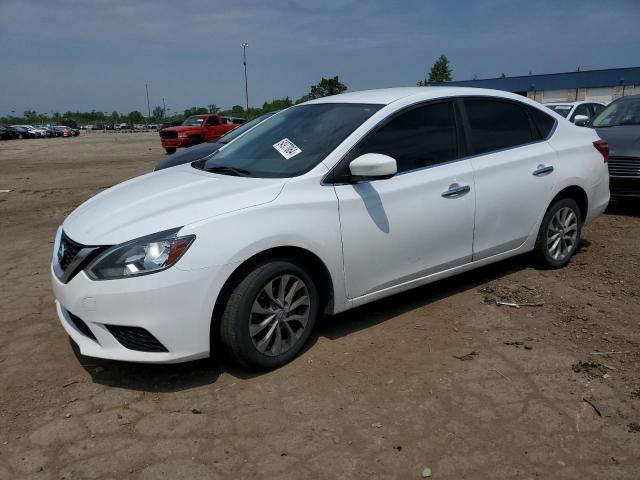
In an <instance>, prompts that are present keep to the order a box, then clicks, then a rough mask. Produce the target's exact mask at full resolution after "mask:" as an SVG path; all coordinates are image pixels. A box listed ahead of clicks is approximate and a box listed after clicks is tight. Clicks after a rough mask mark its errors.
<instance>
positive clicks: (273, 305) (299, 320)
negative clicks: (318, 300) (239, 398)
mask: <svg viewBox="0 0 640 480" xmlns="http://www.w3.org/2000/svg"><path fill="white" fill-rule="evenodd" d="M310 312H311V303H310V297H309V290H308V288H307V285H306V284H305V283H304V282H303V281H302V280H301V279H300V278H298V277H297V276H295V275H290V274H284V275H280V276H278V277H276V278H274V279H272V280H270V281H269V282H268V283H267V284H266V285H265V286H264V287H262V289H261V290H260V292H259V293H258V295H257V296H256V298H255V300H254V302H253V305H252V307H251V313H250V315H249V334H250V336H251V340H252V342H253V345H254V346H255V347H256V349H257V350H258V351H259V352H260V353H262V354H264V355H268V356H276V355H281V354H283V353H285V352H287V351H288V350H290V349H291V348H292V347H293V346H294V345H295V344H296V342H297V341H298V339H300V337H301V336H302V334H303V332H304V331H305V328H306V327H307V323H308V322H309V315H310Z"/></svg>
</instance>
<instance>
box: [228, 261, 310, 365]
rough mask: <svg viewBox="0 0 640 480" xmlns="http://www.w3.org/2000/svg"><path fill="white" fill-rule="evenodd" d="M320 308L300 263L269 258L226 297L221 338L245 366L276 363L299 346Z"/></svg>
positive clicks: (297, 349)
mask: <svg viewBox="0 0 640 480" xmlns="http://www.w3.org/2000/svg"><path fill="white" fill-rule="evenodd" d="M269 292H271V293H270V294H269ZM319 307H320V296H319V293H318V288H317V287H316V284H315V281H314V279H313V278H312V277H311V276H310V275H309V274H308V273H307V272H306V271H305V270H304V269H303V268H302V267H301V266H299V265H297V264H296V263H293V262H292V261H290V260H287V259H283V260H271V261H268V262H266V263H263V264H260V265H257V266H255V267H254V268H253V269H251V270H250V271H249V272H247V273H246V275H245V276H244V277H243V278H242V279H241V280H240V281H239V282H238V283H237V284H236V286H235V287H234V289H233V291H232V292H231V294H230V295H229V298H228V300H227V302H226V305H225V308H224V311H223V313H222V317H221V319H220V341H221V343H222V345H223V346H224V347H225V349H226V350H227V351H228V352H229V354H230V355H231V356H232V357H233V359H234V360H235V361H237V362H238V363H240V364H242V365H244V366H245V367H248V368H250V369H255V370H267V369H272V368H276V367H279V366H281V365H284V364H286V363H287V362H289V361H291V360H292V359H293V358H294V357H295V356H296V355H297V354H298V353H299V352H300V350H301V349H302V348H303V347H304V345H305V343H306V342H307V340H308V339H309V336H310V335H311V332H312V330H313V326H314V324H315V322H316V318H317V316H318V312H319Z"/></svg>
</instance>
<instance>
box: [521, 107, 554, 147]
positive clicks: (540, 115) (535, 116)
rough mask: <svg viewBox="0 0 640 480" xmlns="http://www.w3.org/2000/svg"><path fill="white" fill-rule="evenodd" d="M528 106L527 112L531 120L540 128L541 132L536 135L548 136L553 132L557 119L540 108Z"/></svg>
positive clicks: (539, 136)
mask: <svg viewBox="0 0 640 480" xmlns="http://www.w3.org/2000/svg"><path fill="white" fill-rule="evenodd" d="M526 108H527V112H529V116H530V117H531V120H532V121H533V123H534V125H535V126H536V128H537V130H538V132H537V133H539V135H536V137H538V138H537V139H543V138H547V137H548V136H549V135H550V134H551V131H552V130H553V127H555V125H556V120H555V119H554V118H553V117H552V116H551V115H547V114H546V113H545V112H543V111H542V110H540V109H539V108H535V107H530V106H527V107H526ZM534 133H536V132H534Z"/></svg>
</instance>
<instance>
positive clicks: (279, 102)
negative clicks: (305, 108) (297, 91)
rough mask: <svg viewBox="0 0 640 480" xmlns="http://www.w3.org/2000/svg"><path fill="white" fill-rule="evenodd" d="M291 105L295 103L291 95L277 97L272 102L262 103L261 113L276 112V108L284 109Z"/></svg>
mask: <svg viewBox="0 0 640 480" xmlns="http://www.w3.org/2000/svg"><path fill="white" fill-rule="evenodd" d="M291 105H293V102H292V101H291V99H290V98H289V97H285V98H276V99H274V100H271V101H270V102H264V103H263V104H262V112H260V113H267V112H274V111H276V110H283V109H285V108H289V107H290V106H291Z"/></svg>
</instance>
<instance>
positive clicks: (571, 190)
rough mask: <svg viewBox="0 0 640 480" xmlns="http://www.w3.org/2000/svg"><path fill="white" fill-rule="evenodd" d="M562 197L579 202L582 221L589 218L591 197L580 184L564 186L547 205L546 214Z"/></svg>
mask: <svg viewBox="0 0 640 480" xmlns="http://www.w3.org/2000/svg"><path fill="white" fill-rule="evenodd" d="M561 198H571V199H572V200H574V201H575V202H576V203H577V204H578V207H579V208H580V219H581V221H582V223H584V221H585V219H586V218H587V213H588V212H589V197H588V196H587V192H586V191H585V190H584V189H583V188H582V187H580V186H578V185H570V186H568V187H564V188H563V189H562V190H560V191H559V192H558V193H557V194H556V196H555V197H553V199H552V200H551V202H550V203H549V205H548V206H547V210H546V211H545V214H546V212H547V211H549V209H550V208H551V206H552V205H553V204H554V203H556V202H557V201H558V200H560V199H561Z"/></svg>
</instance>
